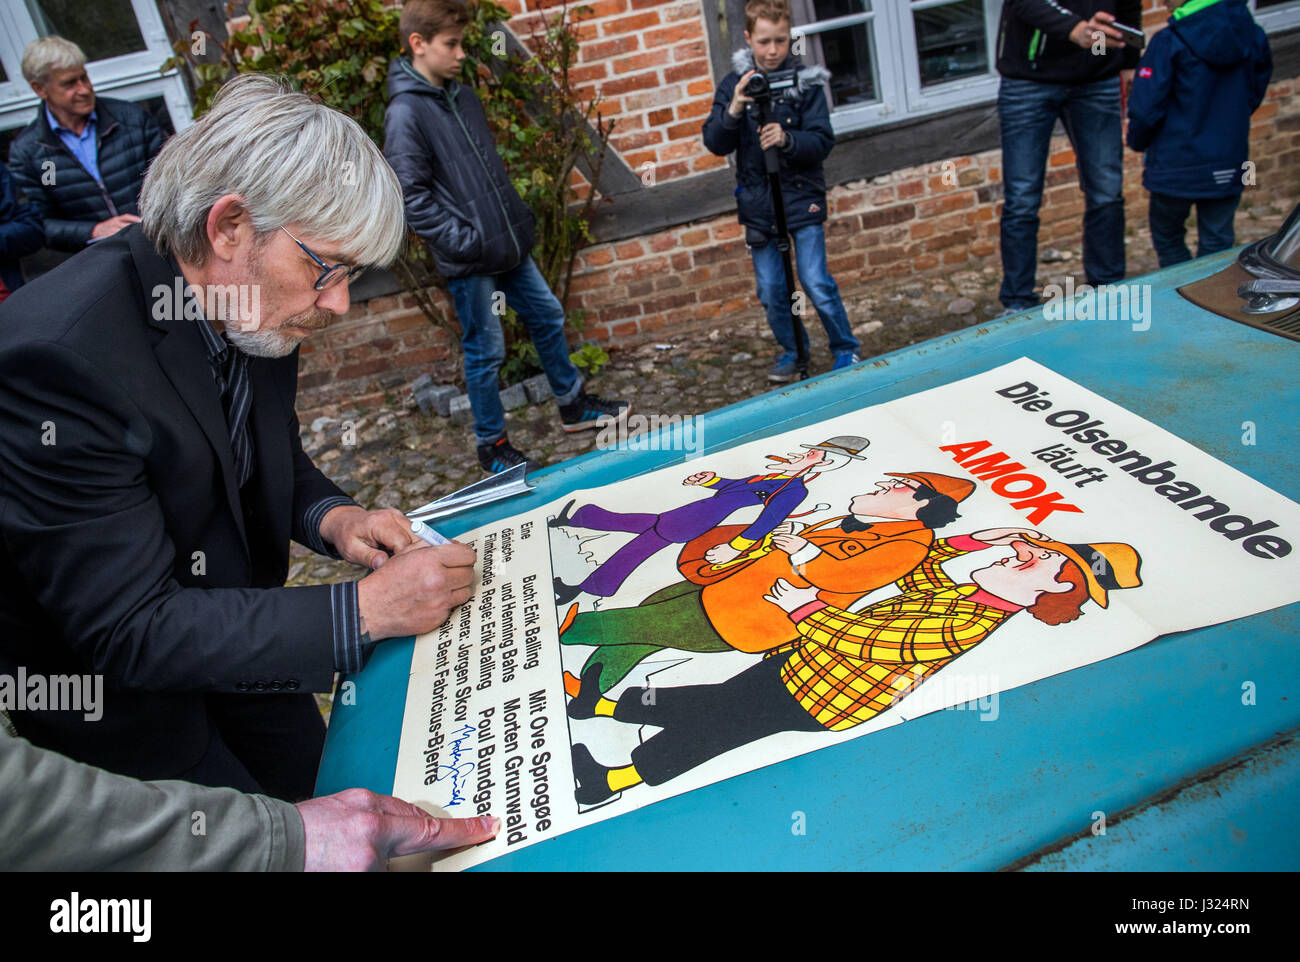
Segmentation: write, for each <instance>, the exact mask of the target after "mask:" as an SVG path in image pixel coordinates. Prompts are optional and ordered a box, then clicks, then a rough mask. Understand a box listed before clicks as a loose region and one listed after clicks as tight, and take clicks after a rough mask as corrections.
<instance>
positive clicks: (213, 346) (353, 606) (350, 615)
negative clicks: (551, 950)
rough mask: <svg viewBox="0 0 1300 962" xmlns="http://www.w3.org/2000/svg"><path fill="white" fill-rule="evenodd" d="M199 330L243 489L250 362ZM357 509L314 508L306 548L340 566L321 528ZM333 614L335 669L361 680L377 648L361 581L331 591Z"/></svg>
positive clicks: (207, 327) (333, 499) (248, 461)
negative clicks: (361, 604)
mask: <svg viewBox="0 0 1300 962" xmlns="http://www.w3.org/2000/svg"><path fill="white" fill-rule="evenodd" d="M198 328H199V334H200V335H201V336H202V338H203V345H204V348H205V349H206V350H207V355H208V363H209V364H210V365H211V366H212V379H213V380H214V381H215V382H216V385H217V391H218V392H219V393H220V394H221V400H222V409H223V410H225V411H226V424H227V426H228V427H229V428H230V430H231V435H232V437H231V442H230V445H231V454H232V456H233V457H234V461H235V465H236V468H235V470H236V474H237V475H238V476H239V485H240V487H241V488H242V487H243V485H244V483H245V482H247V481H248V478H249V476H250V475H251V473H252V463H253V449H252V441H251V436H250V434H249V431H248V420H247V416H248V411H249V410H250V409H251V407H252V401H253V398H252V390H251V382H250V381H249V378H248V366H247V365H248V356H247V355H246V354H244V353H243V352H241V351H239V350H238V349H236V348H235V347H234V346H233V345H231V344H230V342H228V341H227V340H226V339H225V338H224V337H222V336H221V335H220V334H218V333H217V332H216V330H214V329H213V327H212V325H211V324H210V323H209V322H208V320H207V319H206V318H204V317H202V316H200V317H199V319H198ZM356 504H357V503H356V502H355V501H353V500H352V499H351V498H349V497H346V496H343V495H331V496H330V497H327V498H322V499H320V500H319V501H317V502H315V503H314V504H311V505H309V506H308V507H307V510H306V511H305V512H303V518H302V530H303V531H304V532H305V533H306V542H307V544H306V546H307V547H308V548H310V549H311V550H312V551H315V552H316V553H317V554H322V555H325V556H326V557H329V558H334V559H336V560H337V559H338V558H339V557H340V555H339V554H338V552H336V551H335V550H334V547H333V545H331V544H330V543H329V542H327V541H326V540H325V539H324V538H322V537H321V534H320V523H321V521H322V520H323V519H324V517H325V515H326V513H327V512H329V510H330V509H331V508H337V507H339V506H340V505H356ZM330 613H331V616H332V620H333V623H334V638H333V641H334V667H335V669H336V670H338V671H341V672H344V673H345V674H355V673H356V672H358V671H360V670H361V668H362V667H363V666H364V665H365V662H366V659H367V658H368V657H369V655H370V648H371V647H372V645H373V643H372V642H371V641H370V640H369V636H366V638H365V639H363V638H362V635H361V612H360V610H359V609H358V607H357V583H356V582H355V581H344V582H338V583H335V584H332V585H330ZM363 641H364V644H363Z"/></svg>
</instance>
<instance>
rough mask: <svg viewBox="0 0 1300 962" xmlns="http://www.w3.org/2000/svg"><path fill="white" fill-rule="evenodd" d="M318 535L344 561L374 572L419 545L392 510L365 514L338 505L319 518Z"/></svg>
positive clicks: (407, 523) (401, 516) (350, 506)
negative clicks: (389, 559)
mask: <svg viewBox="0 0 1300 962" xmlns="http://www.w3.org/2000/svg"><path fill="white" fill-rule="evenodd" d="M320 534H321V537H322V538H324V539H325V540H326V541H328V542H329V543H330V544H332V545H334V550H335V551H337V552H338V553H339V554H340V555H342V556H343V560H344V561H351V562H352V563H353V564H354V565H362V566H364V567H366V568H370V569H371V570H375V571H377V570H379V566H380V565H382V564H383V563H384V562H385V561H387V560H388V556H389V555H395V554H398V553H399V552H401V551H405V550H407V549H409V548H410V547H411V546H412V545H416V544H423V542H422V541H420V539H419V538H417V537H416V536H415V535H414V534H412V533H411V522H410V521H408V520H407V518H406V515H404V514H402V512H400V511H398V510H397V509H396V508H382V509H380V510H378V511H367V510H366V509H365V508H361V507H358V506H356V505H354V504H344V505H339V506H338V507H337V508H331V509H330V510H329V511H327V512H326V513H325V517H324V518H322V519H321V523H320Z"/></svg>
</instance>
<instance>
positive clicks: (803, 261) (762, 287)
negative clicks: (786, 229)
mask: <svg viewBox="0 0 1300 962" xmlns="http://www.w3.org/2000/svg"><path fill="white" fill-rule="evenodd" d="M790 236H791V239H792V240H793V242H794V257H795V264H796V268H795V269H796V270H797V271H798V272H799V283H800V284H801V285H802V286H803V289H804V293H805V294H806V295H807V296H808V299H809V300H811V301H812V303H813V307H815V308H816V309H817V316H818V317H820V318H821V319H822V326H823V327H824V328H826V337H827V339H828V340H829V341H830V343H831V354H832V356H834V355H839V354H849V353H852V352H855V351H857V349H858V339H857V338H856V337H854V336H853V331H852V330H851V329H850V328H849V316H848V314H847V313H845V311H844V302H843V301H841V300H840V289H839V287H838V286H837V285H836V283H835V279H834V278H833V277H831V274H830V271H828V270H827V269H826V234H825V232H824V231H823V230H822V225H821V224H809V225H808V226H807V227H800V228H799V229H798V230H795V231H791V234H790ZM749 254H750V257H752V258H753V260H754V277H755V278H756V279H757V281H758V299H759V300H760V301H762V302H763V309H764V310H766V311H767V323H768V326H769V327H771V328H772V333H773V334H774V335H776V342H777V343H778V344H780V345H781V349H782V350H783V351H784V352H785V353H786V354H789V355H790V356H791V357H793V356H794V355H795V354H797V353H798V348H797V347H796V346H795V341H794V329H793V326H792V325H791V323H790V301H789V299H788V295H787V294H786V290H785V268H784V267H783V266H782V265H781V252H780V251H778V250H777V249H776V240H775V239H772V240H769V241H768V242H767V243H766V244H764V245H763V246H762V247H751V248H750V249H749ZM807 344H808V338H807V336H805V337H804V346H805V347H807Z"/></svg>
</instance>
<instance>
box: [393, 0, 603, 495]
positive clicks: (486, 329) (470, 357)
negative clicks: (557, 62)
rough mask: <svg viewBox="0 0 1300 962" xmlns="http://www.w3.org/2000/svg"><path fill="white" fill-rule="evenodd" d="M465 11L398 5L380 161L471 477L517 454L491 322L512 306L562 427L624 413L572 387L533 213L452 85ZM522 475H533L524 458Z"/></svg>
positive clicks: (576, 384)
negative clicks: (432, 327) (441, 344)
mask: <svg viewBox="0 0 1300 962" xmlns="http://www.w3.org/2000/svg"><path fill="white" fill-rule="evenodd" d="M468 22H469V15H468V13H467V12H466V10H465V7H464V5H463V4H462V3H460V2H459V0H407V2H406V3H405V4H404V5H403V7H402V16H401V20H400V21H399V29H400V31H401V35H402V48H403V49H404V50H405V52H406V53H405V55H404V56H402V57H398V58H397V59H396V60H394V61H393V62H392V64H391V65H390V66H389V69H388V95H389V102H388V111H387V113H386V115H385V117H384V156H385V157H386V158H387V159H388V162H389V164H391V165H392V168H393V170H394V171H396V172H397V178H398V180H399V181H400V182H401V184H402V195H403V198H404V199H405V202H406V219H407V223H409V224H410V225H411V228H412V229H413V230H414V231H415V232H416V233H417V234H419V235H420V237H422V238H423V239H424V241H425V243H426V244H428V246H429V250H430V251H431V252H432V253H433V261H434V264H435V266H436V267H437V269H438V272H439V273H440V274H442V276H443V277H444V278H446V279H447V287H448V289H449V290H450V292H451V296H452V301H453V303H454V304H455V306H456V317H457V319H458V320H459V321H460V325H461V330H462V332H463V333H462V337H461V346H462V348H463V349H464V352H465V388H466V392H467V393H468V395H469V400H470V407H471V408H472V409H473V411H474V434H475V437H476V439H477V442H478V459H479V464H480V465H482V467H483V470H485V471H488V472H492V473H496V472H498V471H504V470H506V469H507V468H511V467H514V466H515V465H517V464H521V463H524V462H525V461H527V458H526V457H525V456H524V455H523V454H522V453H521V452H520V451H518V450H516V449H515V448H514V447H513V446H512V445H511V444H510V442H509V440H508V439H507V437H506V424H505V410H504V408H503V407H502V405H501V399H500V397H499V395H498V393H497V392H498V389H499V385H500V381H499V377H498V372H499V371H500V369H501V362H502V361H504V360H505V336H504V334H503V332H502V329H501V315H502V314H503V313H504V308H505V305H506V304H509V306H511V307H513V308H514V309H515V311H516V312H517V313H518V314H519V317H520V319H521V320H522V321H523V322H524V325H525V326H526V327H527V329H528V334H529V336H530V337H531V338H532V341H533V344H534V345H535V346H536V348H537V354H538V357H539V358H540V360H541V363H542V369H543V370H544V371H545V372H546V377H547V380H548V381H549V382H550V385H551V390H552V391H553V392H554V393H555V400H556V402H557V403H558V404H559V406H560V419H561V423H562V425H563V427H564V430H565V431H581V430H584V429H587V428H594V427H597V426H600V425H603V424H607V423H609V420H610V419H611V418H623V417H626V415H627V409H628V405H627V404H626V403H625V402H621V401H606V400H603V399H602V398H599V397H597V396H596V395H594V394H586V393H585V392H583V390H582V377H581V376H580V375H579V373H578V370H577V368H575V367H574V365H573V362H572V361H571V360H570V359H569V349H568V345H567V344H566V342H565V339H564V309H563V307H561V306H560V302H559V301H558V300H556V298H555V295H554V294H552V293H551V290H550V288H549V287H547V285H546V281H545V280H544V279H543V277H542V275H541V272H540V271H539V270H538V269H537V264H536V263H534V261H533V258H532V255H531V251H532V248H533V222H534V215H533V212H532V211H531V210H530V209H529V207H528V205H527V204H525V203H524V202H523V200H522V199H521V198H520V196H519V193H518V191H516V190H515V188H514V185H513V184H512V183H511V182H510V178H509V176H508V175H507V174H506V168H505V164H503V163H502V162H501V158H500V156H498V154H497V151H496V146H495V144H494V143H493V141H492V132H491V130H490V129H489V128H488V124H487V118H486V117H485V115H484V113H483V106H482V105H481V104H480V103H479V101H478V98H477V97H476V96H475V95H474V92H473V91H472V90H470V89H469V88H468V87H466V86H464V85H463V84H461V83H458V82H457V80H456V79H455V78H456V76H457V75H458V74H459V73H460V65H461V62H462V61H463V60H464V59H465V51H464V49H463V48H462V47H461V33H462V31H463V30H464V27H465V24H467V23H468ZM527 463H528V465H529V470H533V469H536V468H537V467H538V465H537V464H535V463H534V462H532V461H527Z"/></svg>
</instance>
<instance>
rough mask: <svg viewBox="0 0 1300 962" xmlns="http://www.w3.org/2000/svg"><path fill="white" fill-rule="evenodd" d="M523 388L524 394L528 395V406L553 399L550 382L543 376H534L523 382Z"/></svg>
mask: <svg viewBox="0 0 1300 962" xmlns="http://www.w3.org/2000/svg"><path fill="white" fill-rule="evenodd" d="M523 386H524V393H525V394H527V395H528V403H529V404H541V403H543V402H544V401H549V400H551V398H552V397H554V394H553V393H552V392H551V382H550V381H548V380H547V379H546V375H545V374H534V375H533V376H532V377H530V378H529V379H528V380H527V381H524V382H523Z"/></svg>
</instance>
